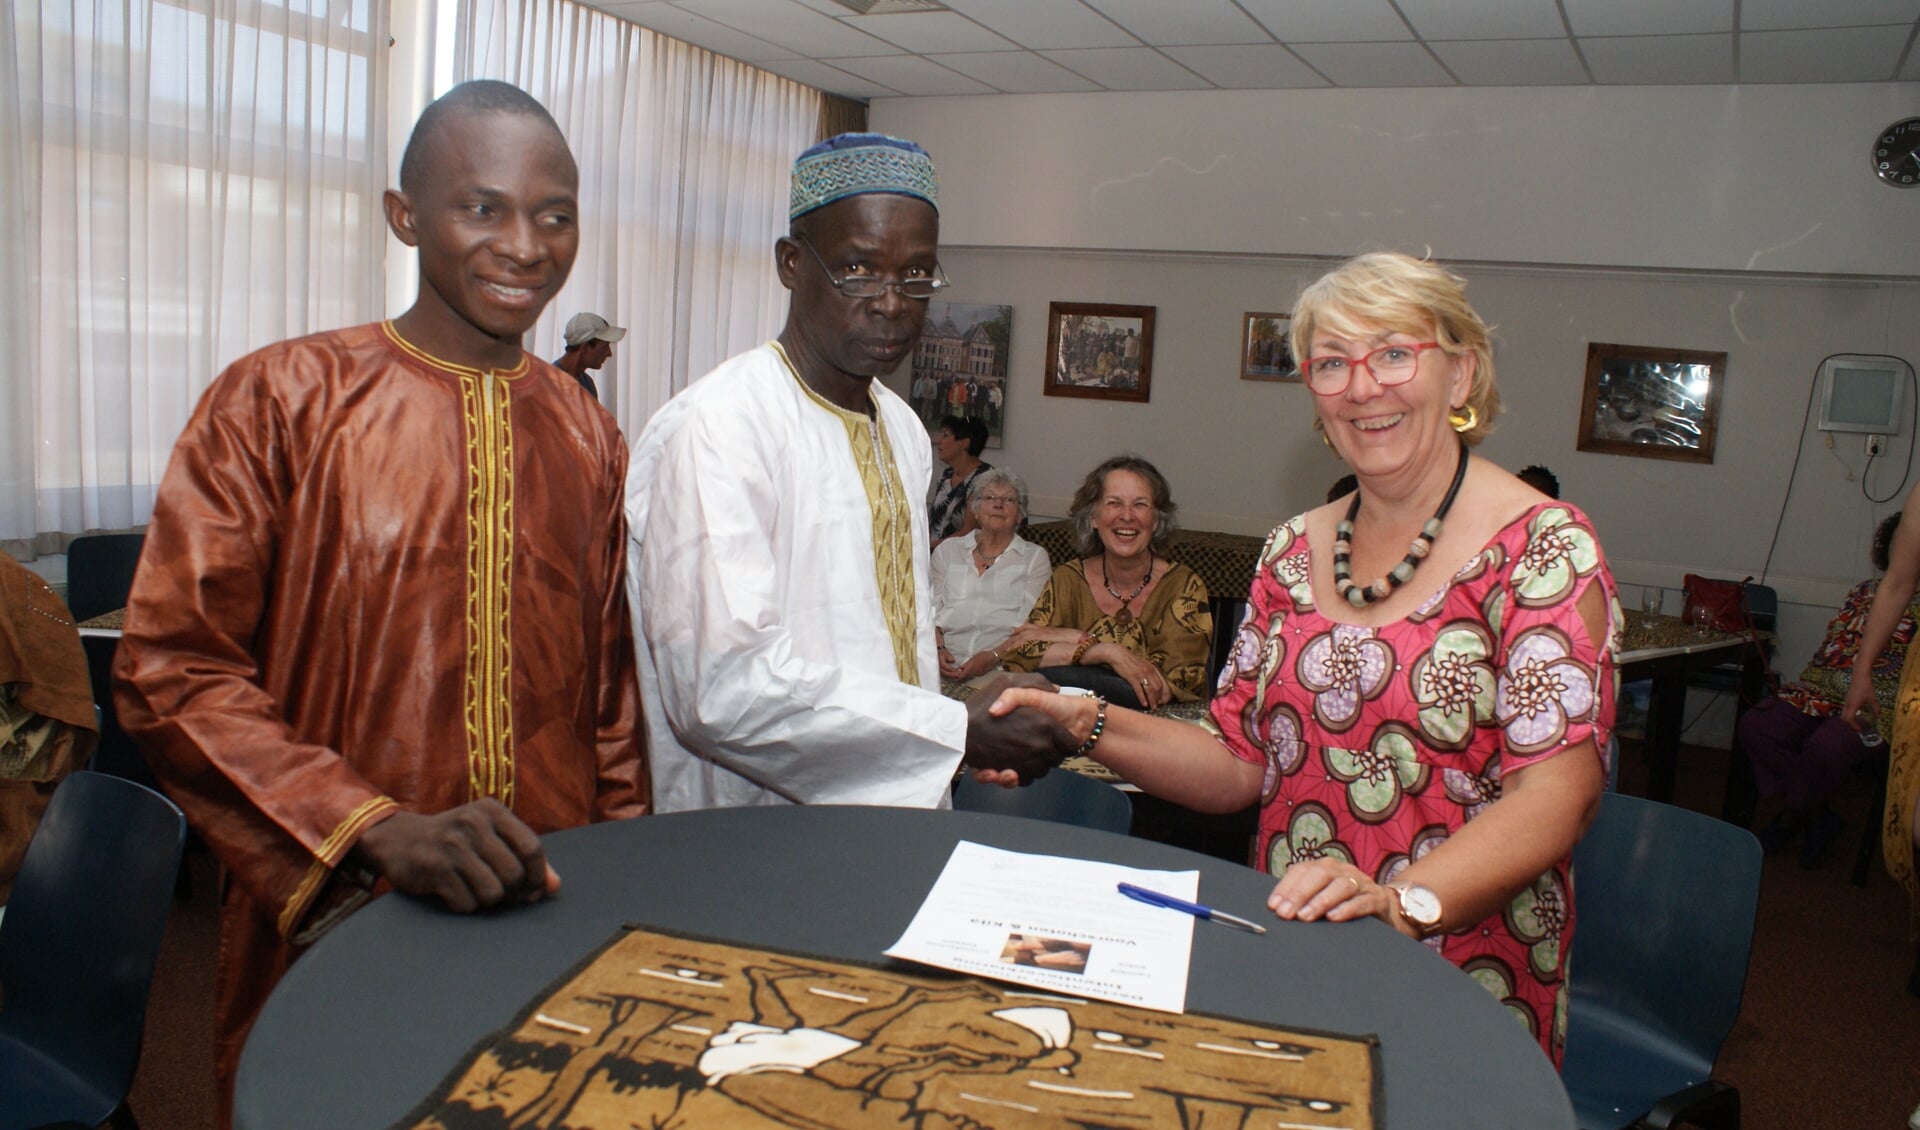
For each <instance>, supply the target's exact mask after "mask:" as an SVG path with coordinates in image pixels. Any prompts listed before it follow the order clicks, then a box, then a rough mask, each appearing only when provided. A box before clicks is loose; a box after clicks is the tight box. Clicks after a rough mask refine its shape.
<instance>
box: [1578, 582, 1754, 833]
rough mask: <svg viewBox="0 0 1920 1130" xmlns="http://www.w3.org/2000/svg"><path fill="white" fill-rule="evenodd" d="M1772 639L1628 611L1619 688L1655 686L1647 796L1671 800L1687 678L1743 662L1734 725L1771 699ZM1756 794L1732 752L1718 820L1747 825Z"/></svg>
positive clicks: (1747, 770)
mask: <svg viewBox="0 0 1920 1130" xmlns="http://www.w3.org/2000/svg"><path fill="white" fill-rule="evenodd" d="M1771 639H1772V636H1771V635H1770V634H1768V633H1766V632H1754V633H1750V634H1736V633H1732V632H1706V633H1704V634H1703V633H1700V632H1697V631H1695V630H1694V629H1693V628H1692V627H1691V626H1689V625H1687V624H1686V623H1685V622H1684V621H1682V620H1680V619H1679V618H1677V617H1673V616H1659V615H1651V614H1648V613H1644V612H1635V611H1633V610H1631V609H1629V610H1627V630H1626V633H1625V638H1624V639H1623V640H1622V641H1621V643H1622V647H1621V651H1620V654H1619V655H1617V656H1616V657H1615V658H1614V664H1615V667H1616V669H1617V670H1618V672H1619V675H1620V681H1621V682H1622V683H1631V682H1633V681H1635V680H1637V679H1651V680H1652V681H1653V687H1652V689H1651V691H1650V693H1649V694H1648V697H1647V728H1646V757H1647V799H1649V800H1657V801H1659V802H1661V803H1662V804H1671V803H1673V779H1674V772H1675V769H1676V767H1677V765H1678V763H1679V759H1680V735H1681V731H1682V730H1683V729H1684V728H1685V726H1686V718H1685V713H1686V705H1687V676H1688V675H1689V674H1691V673H1692V672H1695V671H1700V670H1704V669H1706V668H1708V667H1713V666H1716V665H1718V664H1721V663H1729V662H1737V663H1739V665H1740V688H1739V692H1738V694H1737V695H1736V702H1735V704H1734V718H1735V720H1736V722H1737V721H1738V719H1739V716H1740V713H1741V712H1742V711H1744V710H1745V709H1746V708H1747V705H1748V704H1750V703H1755V702H1759V701H1760V700H1761V699H1762V698H1764V697H1766V693H1767V689H1766V653H1765V651H1764V647H1765V645H1766V644H1767V642H1768V641H1769V640H1771ZM1753 790H1754V787H1753V769H1752V767H1751V766H1750V765H1748V764H1747V761H1746V759H1745V758H1744V757H1741V756H1739V753H1738V751H1735V754H1734V756H1733V757H1732V759H1731V760H1730V761H1729V763H1728V766H1727V783H1726V789H1725V793H1724V795H1723V796H1722V798H1721V805H1720V816H1721V819H1723V820H1731V821H1733V822H1734V823H1736V824H1738V825H1740V826H1741V827H1743V828H1744V827H1746V826H1747V824H1749V823H1750V822H1751V820H1752V808H1753Z"/></svg>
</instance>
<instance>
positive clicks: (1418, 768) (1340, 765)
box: [1209, 502, 1622, 1065]
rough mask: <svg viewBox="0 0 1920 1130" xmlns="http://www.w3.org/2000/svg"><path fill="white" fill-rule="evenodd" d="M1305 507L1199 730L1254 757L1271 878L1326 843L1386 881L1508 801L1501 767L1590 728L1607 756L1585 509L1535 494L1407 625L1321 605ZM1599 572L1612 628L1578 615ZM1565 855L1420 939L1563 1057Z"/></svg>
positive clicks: (1595, 551)
mask: <svg viewBox="0 0 1920 1130" xmlns="http://www.w3.org/2000/svg"><path fill="white" fill-rule="evenodd" d="M1308 559H1309V558H1308V546H1307V534H1306V521H1305V519H1304V517H1296V518H1294V519H1293V520H1291V521H1289V522H1287V523H1286V524H1285V525H1282V526H1281V527H1279V528H1278V529H1276V530H1275V531H1274V532H1273V535H1272V536H1271V537H1270V538H1269V539H1268V540H1267V545H1266V549H1265V550H1264V551H1262V553H1261V555H1260V566H1259V570H1258V572H1257V573H1256V574H1255V575H1254V580H1253V591H1252V593H1251V594H1250V597H1249V601H1250V607H1249V609H1248V612H1247V618H1246V620H1245V621H1244V622H1243V623H1242V624H1241V625H1240V630H1239V633H1238V635H1237V636H1236V637H1235V640H1234V647H1233V656H1232V659H1231V661H1230V662H1229V663H1228V664H1227V665H1226V667H1225V668H1224V669H1223V670H1222V671H1221V673H1220V683H1219V686H1218V688H1217V689H1216V691H1215V694H1214V698H1213V704H1212V710H1211V715H1210V719H1209V728H1211V729H1212V730H1213V731H1214V732H1215V734H1216V735H1217V736H1218V737H1219V738H1220V740H1221V741H1222V742H1223V743H1224V744H1225V745H1226V747H1227V749H1228V750H1230V751H1231V752H1232V753H1233V755H1234V756H1235V757H1238V758H1240V759H1242V760H1244V761H1252V762H1259V763H1264V764H1265V765H1266V767H1267V778H1266V783H1265V786H1264V787H1263V789H1262V799H1261V804H1262V808H1261V813H1260V838H1259V843H1258V849H1257V850H1258V852H1259V858H1260V859H1261V860H1263V861H1264V863H1265V866H1266V868H1267V870H1268V871H1270V872H1272V873H1273V874H1274V875H1276V876H1278V875H1282V874H1284V873H1285V872H1286V869H1287V868H1288V867H1289V866H1291V865H1292V864H1294V863H1296V862H1300V861H1303V860H1308V859H1318V858H1324V857H1329V856H1330V857H1335V858H1339V859H1343V860H1346V861H1348V862H1350V863H1352V864H1354V865H1355V866H1357V867H1359V868H1361V869H1362V870H1364V871H1366V872H1367V873H1369V874H1371V875H1372V876H1373V877H1374V878H1375V879H1376V880H1377V881H1379V882H1382V883H1385V882H1389V881H1391V880H1392V879H1393V878H1394V877H1395V876H1396V875H1398V874H1399V873H1400V871H1401V870H1402V869H1404V868H1405V867H1406V866H1407V864H1408V863H1409V862H1411V861H1412V860H1414V859H1418V858H1419V857H1421V856H1423V855H1425V854H1426V853H1427V852H1429V851H1431V850H1433V849H1434V848H1435V847H1436V846H1438V845H1439V844H1441V843H1444V842H1445V841H1446V839H1447V837H1448V836H1450V835H1452V834H1453V833H1454V832H1455V831H1456V830H1458V829H1459V828H1460V827H1461V826H1462V825H1464V824H1466V823H1467V821H1469V820H1472V819H1473V818H1474V817H1476V816H1478V815H1479V814H1480V812H1481V811H1482V810H1483V809H1485V808H1486V806H1487V805H1489V804H1491V803H1493V802H1494V801H1495V800H1497V799H1498V798H1499V796H1500V778H1501V775H1502V774H1503V773H1505V772H1508V771H1511V770H1513V769H1517V768H1521V767H1524V766H1527V765H1531V764H1534V763H1535V762H1538V761H1542V760H1545V759H1546V758H1549V757H1552V756H1554V755H1555V754H1557V753H1560V752H1561V751H1562V750H1564V749H1567V748H1569V747H1571V746H1574V745H1577V744H1579V743H1581V742H1583V741H1586V740H1588V739H1591V740H1592V741H1593V743H1594V746H1595V748H1597V749H1598V750H1599V751H1600V756H1601V757H1602V758H1605V756H1606V749H1607V741H1608V737H1609V736H1610V733H1611V731H1612V728H1613V703H1614V694H1615V692H1616V690H1617V687H1616V685H1615V682H1616V681H1615V676H1614V672H1613V654H1614V651H1615V642H1614V641H1615V640H1617V638H1618V636H1619V632H1620V625H1621V623H1622V618H1621V615H1620V609H1619V604H1618V601H1617V599H1616V594H1615V591H1614V584H1613V577H1612V574H1611V573H1609V572H1608V570H1607V565H1606V559H1605V557H1603V556H1602V554H1601V552H1600V544H1599V542H1598V540H1597V539H1596V538H1595V537H1594V534H1593V528H1592V526H1591V525H1590V524H1589V523H1588V521H1587V518H1586V515H1584V514H1582V513H1581V512H1580V511H1579V510H1577V509H1575V508H1574V507H1572V506H1569V505H1567V504H1565V503H1560V502H1553V503H1545V504H1542V505H1540V506H1537V507H1535V508H1534V509H1532V510H1531V511H1529V512H1528V513H1526V514H1524V515H1522V516H1521V517H1520V518H1518V519H1516V520H1515V521H1514V522H1512V523H1511V524H1509V525H1508V526H1507V527H1506V528H1504V529H1502V530H1501V531H1500V532H1499V533H1498V534H1497V535H1495V536H1494V538H1493V539H1492V540H1491V541H1490V542H1488V543H1487V546H1486V548H1485V549H1483V550H1482V551H1481V552H1480V553H1479V554H1477V555H1475V557H1474V558H1473V559H1472V560H1471V561H1470V562H1468V563H1467V565H1466V567H1464V568H1463V569H1461V570H1460V572H1459V573H1457V574H1456V575H1455V576H1454V577H1453V578H1452V579H1451V580H1450V581H1448V582H1447V583H1446V584H1445V585H1444V586H1442V587H1441V589H1440V590H1439V591H1438V592H1436V593H1434V595H1433V596H1432V597H1431V598H1430V599H1428V600H1427V601H1426V602H1425V603H1424V604H1422V605H1421V606H1420V607H1419V608H1418V609H1416V610H1415V611H1414V612H1412V613H1411V614H1409V615H1408V616H1407V617H1406V618H1405V619H1404V620H1399V621H1395V622H1392V623H1388V624H1382V625H1379V626H1377V627H1370V628H1363V627H1355V626H1353V625H1349V624H1340V623H1335V622H1333V621H1331V620H1329V619H1327V618H1326V617H1324V616H1322V615H1321V614H1320V613H1319V611H1318V610H1317V609H1316V608H1315V607H1314V600H1313V587H1312V585H1311V583H1310V582H1309V581H1308ZM1596 582H1597V583H1599V584H1600V585H1601V586H1602V591H1603V592H1604V593H1605V595H1606V598H1607V600H1606V604H1607V610H1608V612H1607V614H1608V619H1609V623H1610V625H1611V627H1610V629H1609V637H1610V638H1609V639H1591V638H1589V636H1588V633H1587V629H1586V626H1585V622H1584V621H1582V620H1581V618H1580V615H1579V613H1578V612H1577V611H1576V604H1577V602H1578V599H1579V597H1580V595H1581V594H1582V593H1583V592H1585V591H1586V589H1587V587H1588V586H1589V585H1592V584H1594V583H1596ZM1571 868H1572V857H1571V856H1570V855H1569V856H1568V857H1567V858H1563V859H1561V860H1559V861H1558V862H1557V863H1555V864H1554V865H1553V867H1552V869H1550V870H1549V871H1547V872H1546V873H1545V874H1543V875H1541V876H1540V877H1539V878H1538V879H1536V880H1535V881H1534V882H1533V883H1532V884H1531V885H1530V886H1528V887H1527V889H1525V890H1523V891H1521V892H1520V894H1519V895H1518V896H1516V897H1515V898H1514V899H1513V901H1512V902H1511V903H1510V904H1509V905H1507V906H1506V907H1504V908H1503V909H1502V910H1501V911H1500V912H1498V913H1496V914H1493V915H1490V916H1489V917H1488V918H1486V919H1485V920H1484V921H1482V922H1479V923H1476V924H1475V925H1473V926H1472V927H1470V928H1466V929H1459V930H1454V931H1451V932H1448V933H1445V934H1441V935H1438V936H1436V937H1433V938H1430V939H1428V941H1427V944H1428V945H1430V946H1433V947H1434V948H1436V949H1437V950H1439V951H1440V953H1441V954H1442V955H1443V956H1445V957H1446V958H1447V959H1448V960H1449V961H1451V962H1453V963H1454V964H1455V965H1458V966H1459V967H1460V968H1461V969H1463V970H1465V971H1466V972H1467V974H1468V975H1469V976H1471V977H1472V978H1473V979H1474V980H1476V981H1478V982H1479V983H1480V984H1481V985H1482V986H1483V987H1485V988H1486V989H1487V990H1488V991H1489V992H1491V993H1493V995H1494V996H1496V997H1498V998H1499V999H1500V1000H1501V1001H1502V1002H1503V1003H1505V1004H1506V1005H1507V1007H1508V1008H1509V1009H1510V1010H1511V1011H1512V1012H1513V1015H1514V1016H1515V1018H1516V1019H1517V1020H1519V1021H1520V1023H1522V1024H1524V1025H1525V1026H1526V1028H1527V1029H1528V1031H1530V1032H1532V1033H1533V1034H1534V1035H1535V1036H1536V1037H1537V1038H1538V1039H1539V1040H1540V1044H1541V1047H1542V1048H1543V1049H1545V1050H1546V1052H1547V1054H1548V1055H1549V1056H1551V1057H1552V1059H1553V1061H1554V1063H1555V1064H1556V1065H1557V1064H1558V1063H1559V1062H1560V1050H1561V1042H1562V1039H1563V1037H1564V1034H1565V1027H1566V992H1565V989H1566V981H1565V973H1566V960H1567V953H1568V947H1569V944H1570V943H1571V941H1572V939H1573V900H1572V897H1571V894H1572V889H1573V884H1572V875H1571Z"/></svg>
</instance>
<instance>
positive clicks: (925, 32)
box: [842, 12, 1014, 55]
mask: <svg viewBox="0 0 1920 1130" xmlns="http://www.w3.org/2000/svg"><path fill="white" fill-rule="evenodd" d="M842 22H843V23H845V24H846V25H847V26H848V27H855V28H859V29H860V30H861V31H864V32H866V33H867V34H868V35H872V36H876V37H878V38H880V39H884V40H886V41H887V42H888V43H891V44H894V45H895V46H898V47H904V48H906V49H907V50H908V51H911V52H913V53H914V54H916V55H942V54H949V53H954V52H960V51H1012V50H1014V45H1013V44H1012V43H1011V42H1009V41H1008V40H1005V39H1002V38H1000V37H999V36H997V35H995V34H993V33H992V32H990V31H988V30H987V29H986V28H983V27H981V26H980V25H979V24H977V23H974V22H973V21H972V20H970V19H968V18H966V17H965V16H959V15H955V14H954V13H952V12H913V13H907V14H902V15H895V16H855V17H854V18H852V19H849V20H844V21H842Z"/></svg>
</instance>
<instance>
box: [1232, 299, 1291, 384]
mask: <svg viewBox="0 0 1920 1130" xmlns="http://www.w3.org/2000/svg"><path fill="white" fill-rule="evenodd" d="M1292 325H1293V315H1291V314H1254V313H1249V314H1247V315H1246V326H1245V328H1244V329H1242V330H1241V331H1240V379H1241V380H1243V381H1292V382H1293V383H1294V384H1299V383H1300V366H1298V365H1297V364H1295V363H1294V360H1293V348H1292V347H1291V346H1290V345H1288V344H1287V334H1288V332H1289V331H1290V329H1291V327H1292Z"/></svg>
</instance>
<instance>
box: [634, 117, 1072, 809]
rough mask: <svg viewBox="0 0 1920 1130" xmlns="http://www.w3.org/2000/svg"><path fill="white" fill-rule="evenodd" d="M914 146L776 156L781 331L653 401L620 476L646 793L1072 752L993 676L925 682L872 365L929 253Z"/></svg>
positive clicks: (914, 447) (882, 796)
mask: <svg viewBox="0 0 1920 1130" xmlns="http://www.w3.org/2000/svg"><path fill="white" fill-rule="evenodd" d="M937 199H938V186H937V183H936V181H935V178H934V171H933V162H932V160H931V159H929V158H928V157H927V154H926V152H925V151H924V150H922V149H921V148H920V147H919V146H918V145H915V144H913V143H912V142H910V141H901V140H899V139H897V138H891V137H886V136H883V135H880V134H843V135H841V136H839V137H835V138H832V139H829V140H828V141H825V142H822V143H821V144H819V145H817V146H815V147H814V148H812V149H809V150H808V151H807V152H805V153H803V154H801V155H800V157H799V159H798V160H797V161H795V162H794V166H793V192H792V199H791V204H790V207H789V211H788V220H789V227H788V234H787V235H786V236H785V237H783V238H781V239H779V240H777V241H776V242H775V244H774V265H775V268H776V270H777V271H778V273H779V276H780V282H781V284H782V285H784V286H785V287H786V288H787V289H788V290H789V291H791V292H792V300H791V303H790V305H789V307H788V311H787V323H786V327H785V328H784V329H783V330H781V332H780V336H779V337H778V338H777V339H775V340H774V341H771V342H768V343H767V344H765V345H762V346H760V347H759V348H757V349H752V350H749V351H747V352H746V353H742V354H740V355H739V356H737V357H734V358H733V359H731V360H729V361H727V362H726V363H725V364H723V365H721V366H720V367H719V368H717V369H715V370H714V371H713V372H711V373H709V374H707V375H706V376H705V377H703V378H702V379H700V380H698V381H696V382H694V383H693V384H692V385H689V386H688V387H687V388H686V389H685V390H684V391H683V392H681V393H680V394H679V395H678V396H676V397H674V398H673V399H672V400H671V401H669V402H668V403H667V404H666V406H665V407H663V408H661V409H660V411H659V412H657V413H656V414H655V415H654V417H653V419H652V420H650V421H649V422H648V423H647V426H646V428H645V430H644V431H642V432H641V434H640V438H639V440H638V442H636V443H635V445H634V451H633V459H632V461H631V464H630V466H631V470H630V472H629V474H628V476H627V520H628V537H629V538H630V541H629V543H628V554H627V578H628V580H627V591H628V593H629V594H630V595H632V596H633V597H634V598H635V601H636V603H634V604H633V607H632V611H633V617H634V625H635V628H636V638H635V643H636V646H637V650H638V652H639V658H640V667H641V694H642V695H643V699H644V702H645V709H646V717H647V725H648V729H649V733H650V736H651V738H652V742H653V745H652V747H651V754H650V762H651V764H650V771H651V773H652V776H653V785H654V802H655V805H656V806H657V809H658V810H659V811H661V812H674V811H681V810H686V809H697V808H718V807H733V806H741V805H777V804H884V805H902V806H917V807H925V808H932V807H943V806H945V805H946V804H947V803H948V794H947V789H948V786H949V784H950V783H951V782H952V780H953V775H954V773H955V771H956V770H957V769H958V768H959V767H960V765H961V763H962V761H963V760H964V762H965V763H966V764H968V765H970V766H975V767H979V768H987V769H1012V770H1015V771H1017V772H1019V773H1020V774H1021V775H1022V776H1023V777H1028V776H1032V775H1036V774H1038V773H1042V772H1045V771H1046V769H1047V768H1048V767H1050V766H1052V765H1054V764H1056V763H1058V761H1059V760H1060V759H1061V758H1062V757H1063V756H1065V755H1066V754H1067V753H1069V752H1071V751H1072V748H1073V745H1074V741H1073V738H1072V737H1071V736H1070V735H1068V734H1067V732H1066V730H1065V729H1064V728H1061V727H1058V726H1057V725H1054V724H1053V723H1052V721H1051V720H1050V719H1045V718H1041V717H1038V715H1039V712H1038V711H1034V710H1031V709H1026V710H1022V711H1015V712H1013V713H1010V714H1007V715H1005V716H1003V717H998V718H996V717H993V716H991V715H990V714H989V713H988V710H987V707H988V706H990V705H991V704H992V702H993V700H994V699H995V698H996V697H998V691H997V690H996V689H995V688H994V687H993V686H992V685H991V684H990V685H989V686H988V687H986V688H983V689H982V691H981V692H980V693H979V694H977V695H976V696H975V697H974V699H973V701H971V702H968V703H960V702H956V701H954V700H952V699H949V698H946V697H944V696H942V695H941V693H940V689H939V688H940V676H939V667H938V664H937V662H936V660H935V657H934V643H933V607H932V601H931V597H930V594H929V589H928V580H927V552H928V547H927V514H926V502H925V499H924V497H923V495H924V490H923V484H925V483H926V482H927V481H928V479H929V477H930V471H931V453H930V452H929V450H928V448H927V442H926V431H925V429H924V428H923V427H922V426H921V424H920V421H919V419H918V418H917V417H916V416H915V415H914V412H913V409H912V408H910V407H908V406H907V404H906V402H905V401H903V400H901V399H900V397H898V396H896V395H895V394H894V393H893V392H891V391H890V390H888V389H887V388H886V386H885V385H883V384H881V383H880V382H878V381H876V380H875V379H874V378H875V377H877V376H881V375H883V374H886V373H888V372H891V371H892V370H893V369H894V368H895V367H896V366H897V365H899V363H900V362H901V361H902V360H903V359H904V358H906V357H908V356H910V355H911V354H912V352H913V346H914V342H915V341H917V340H918V339H919V337H920V328H921V325H922V323H923V322H924V321H925V320H926V315H927V300H928V299H930V298H932V297H933V295H934V294H935V293H936V292H938V291H939V290H940V289H941V288H942V287H944V286H945V285H946V276H945V275H944V274H943V273H942V271H941V269H940V264H939V255H938V252H939V247H938V242H939V231H940V221H939V213H938V210H937V209H938V203H937Z"/></svg>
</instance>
